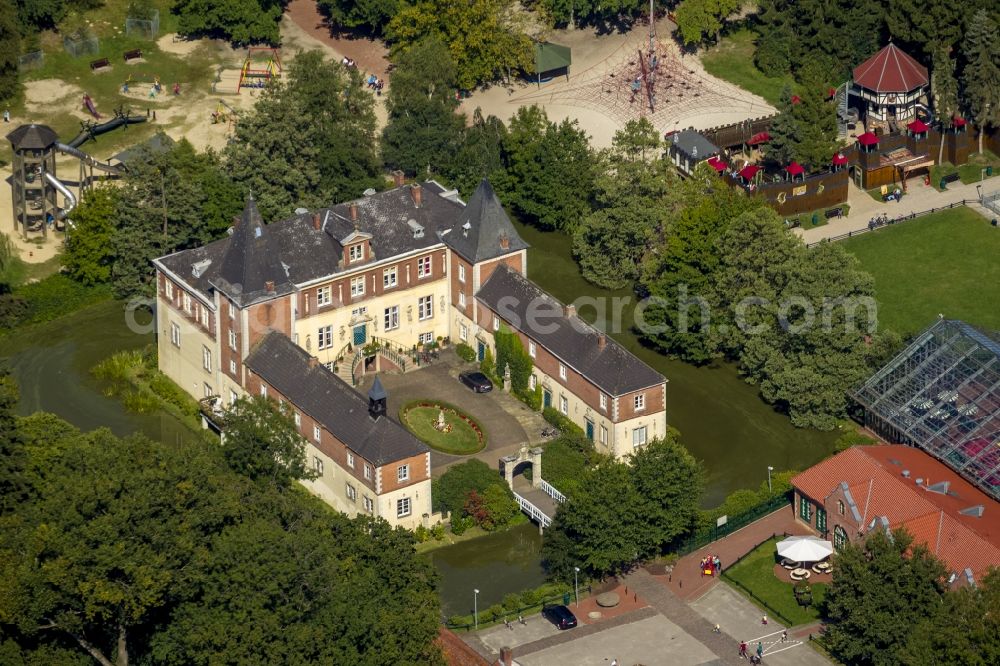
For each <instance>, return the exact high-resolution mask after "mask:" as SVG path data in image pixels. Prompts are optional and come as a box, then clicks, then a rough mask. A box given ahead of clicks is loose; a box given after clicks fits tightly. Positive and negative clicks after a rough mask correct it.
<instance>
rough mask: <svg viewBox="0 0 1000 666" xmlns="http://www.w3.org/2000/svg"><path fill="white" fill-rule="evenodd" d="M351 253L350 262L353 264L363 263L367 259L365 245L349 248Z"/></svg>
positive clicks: (360, 244)
mask: <svg viewBox="0 0 1000 666" xmlns="http://www.w3.org/2000/svg"><path fill="white" fill-rule="evenodd" d="M348 252H350V255H349V257H350V262H351V263H352V264H353V263H354V262H356V261H361V260H362V259H364V258H365V245H364V243H358V244H357V245H352V246H350V248H348Z"/></svg>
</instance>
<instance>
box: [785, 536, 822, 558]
mask: <svg viewBox="0 0 1000 666" xmlns="http://www.w3.org/2000/svg"><path fill="white" fill-rule="evenodd" d="M832 554H833V544H832V543H830V542H829V541H823V540H822V539H820V538H819V537H815V536H793V537H788V538H787V539H785V540H784V541H779V542H778V555H781V556H782V557H784V558H786V559H789V560H792V561H793V562H818V561H819V560H822V559H823V558H824V557H828V556H829V555H832Z"/></svg>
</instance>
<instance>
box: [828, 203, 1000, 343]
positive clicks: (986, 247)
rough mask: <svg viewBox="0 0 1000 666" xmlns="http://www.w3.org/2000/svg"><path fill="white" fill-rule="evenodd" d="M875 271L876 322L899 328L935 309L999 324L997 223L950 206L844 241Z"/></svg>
mask: <svg viewBox="0 0 1000 666" xmlns="http://www.w3.org/2000/svg"><path fill="white" fill-rule="evenodd" d="M843 246H844V249H846V250H847V251H848V252H850V253H851V254H853V255H854V256H856V257H857V258H858V259H859V260H860V261H861V265H862V267H863V268H864V269H865V270H866V271H868V272H869V273H871V274H872V276H873V277H874V278H875V291H876V300H877V301H878V323H879V327H880V328H890V329H893V330H895V331H897V332H898V333H901V334H903V335H906V334H913V333H917V332H919V331H921V330H923V329H924V328H925V327H927V326H928V325H930V324H931V323H932V322H933V321H934V320H935V319H936V318H937V316H938V314H944V316H945V317H948V318H954V319H962V320H965V321H967V322H969V323H970V324H974V325H976V326H980V327H984V328H991V329H997V330H1000V290H997V289H995V288H993V287H992V286H993V285H996V284H997V282H998V281H1000V263H997V260H996V258H997V257H998V256H1000V229H996V228H994V227H991V226H990V224H989V222H988V221H987V220H986V219H985V218H983V217H982V216H981V215H978V214H977V213H975V212H973V211H972V210H970V209H968V208H954V209H951V210H945V211H941V212H940V213H934V214H932V215H927V216H925V217H921V218H917V219H915V220H910V221H907V222H903V223H900V224H896V225H892V226H890V227H885V228H882V229H879V230H878V231H876V232H874V233H869V234H864V235H863V236H858V237H857V238H851V239H848V240H846V241H843Z"/></svg>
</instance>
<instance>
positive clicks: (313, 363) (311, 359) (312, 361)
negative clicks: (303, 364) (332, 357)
mask: <svg viewBox="0 0 1000 666" xmlns="http://www.w3.org/2000/svg"><path fill="white" fill-rule="evenodd" d="M317 365H319V359H318V358H316V357H315V356H310V357H309V369H310V370H312V369H313V368H315V367H316V366H317Z"/></svg>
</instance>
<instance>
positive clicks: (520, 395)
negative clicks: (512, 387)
mask: <svg viewBox="0 0 1000 666" xmlns="http://www.w3.org/2000/svg"><path fill="white" fill-rule="evenodd" d="M514 395H515V396H517V399H518V400H520V401H521V402H523V403H524V404H526V405H527V406H528V407H531V409H532V410H533V411H536V412H540V411H541V410H542V387H541V385H540V384H536V385H535V390H534V391H532V390H531V389H526V390H524V391H514Z"/></svg>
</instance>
